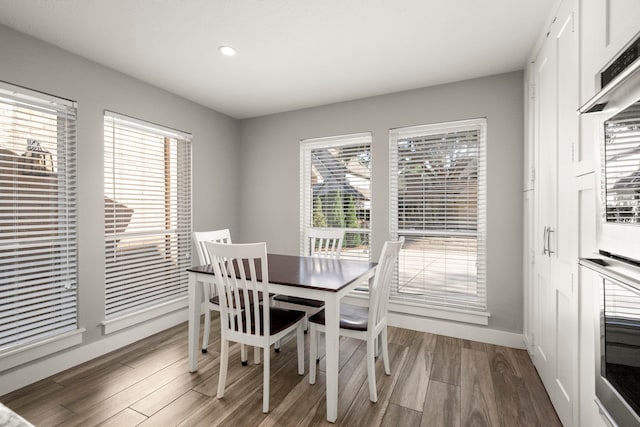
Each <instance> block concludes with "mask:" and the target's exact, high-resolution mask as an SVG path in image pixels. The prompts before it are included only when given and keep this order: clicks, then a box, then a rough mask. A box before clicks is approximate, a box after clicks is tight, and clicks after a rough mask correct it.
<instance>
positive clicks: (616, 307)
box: [581, 256, 640, 427]
mask: <svg viewBox="0 0 640 427" xmlns="http://www.w3.org/2000/svg"><path fill="white" fill-rule="evenodd" d="M581 263H582V264H583V265H585V266H587V267H589V268H591V269H593V270H595V271H596V272H597V273H598V274H599V275H600V280H599V290H598V291H599V292H598V293H599V299H598V301H599V304H598V306H599V310H598V311H599V312H598V319H599V322H598V327H597V330H596V333H597V336H598V340H597V341H598V342H596V346H595V349H596V351H595V357H596V363H595V368H596V372H595V389H596V403H597V404H598V406H599V407H600V412H601V413H602V414H603V415H604V416H605V419H608V420H609V422H610V423H611V424H613V425H619V426H625V427H626V426H629V427H632V426H640V266H638V265H634V264H631V263H629V262H626V261H623V260H618V259H615V258H611V257H606V256H603V257H601V258H589V259H583V260H581Z"/></svg>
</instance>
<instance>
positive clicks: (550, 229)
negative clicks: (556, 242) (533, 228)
mask: <svg viewBox="0 0 640 427" xmlns="http://www.w3.org/2000/svg"><path fill="white" fill-rule="evenodd" d="M551 233H555V230H554V229H553V228H551V227H549V229H548V230H547V253H548V254H549V256H551V254H555V253H556V251H552V250H551Z"/></svg>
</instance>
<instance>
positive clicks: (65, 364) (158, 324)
mask: <svg viewBox="0 0 640 427" xmlns="http://www.w3.org/2000/svg"><path fill="white" fill-rule="evenodd" d="M187 317H188V310H186V309H184V310H180V311H175V312H173V313H170V314H168V315H166V316H163V317H161V318H158V319H154V320H151V321H149V322H147V323H145V324H143V325H138V326H137V327H133V328H130V329H127V330H125V331H122V332H121V333H118V334H112V335H109V336H107V337H103V338H102V339H101V340H99V341H96V342H92V343H90V344H86V345H81V346H78V347H76V348H73V349H70V350H69V351H64V352H61V353H58V354H54V355H51V356H50V357H46V358H43V359H41V360H37V361H35V362H34V363H31V364H28V365H26V366H23V367H18V368H16V369H14V370H12V371H9V372H2V375H1V376H0V378H1V380H0V396H2V395H5V394H7V393H10V392H12V391H14V390H17V389H19V388H22V387H24V386H27V385H29V384H33V383H35V382H37V381H40V380H42V379H44V378H48V377H50V376H51V375H54V374H57V373H58V372H62V371H64V370H66V369H69V368H72V367H74V366H77V365H79V364H81V363H84V362H87V361H89V360H91V359H95V358H96V357H100V356H102V355H105V354H107V353H109V352H112V351H114V350H117V349H119V348H121V347H124V346H126V345H129V344H132V343H134V342H136V341H139V340H141V339H143V338H146V337H149V336H151V335H154V334H157V333H158V332H162V331H164V330H166V329H169V328H171V327H173V326H176V325H178V324H180V323H183V322H186V321H187ZM185 333H186V332H185ZM186 351H187V350H186V348H185V355H186ZM23 363H24V361H23Z"/></svg>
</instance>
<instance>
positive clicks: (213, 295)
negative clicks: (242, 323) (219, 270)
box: [193, 228, 262, 365]
mask: <svg viewBox="0 0 640 427" xmlns="http://www.w3.org/2000/svg"><path fill="white" fill-rule="evenodd" d="M193 241H194V243H195V245H196V252H197V253H198V261H199V262H200V265H207V264H211V258H210V257H209V253H208V252H207V249H206V248H205V245H204V243H205V242H215V243H226V244H229V243H232V242H231V232H230V231H229V229H228V228H224V229H221V230H212V231H195V232H194V233H193ZM202 288H203V292H204V298H203V300H204V301H205V307H206V311H205V316H204V331H203V334H202V352H203V353H206V352H207V347H208V346H209V334H210V333H211V312H212V311H220V301H219V299H218V295H217V292H216V287H215V285H212V284H208V283H205V285H204V286H203V287H202ZM260 295H262V294H260ZM260 301H262V297H261V298H260ZM254 358H255V362H256V363H259V361H260V355H259V350H258V349H256V350H255V354H254ZM240 360H241V363H242V364H243V365H247V350H246V346H245V345H242V350H241V358H240Z"/></svg>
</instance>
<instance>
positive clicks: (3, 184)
mask: <svg viewBox="0 0 640 427" xmlns="http://www.w3.org/2000/svg"><path fill="white" fill-rule="evenodd" d="M75 122H76V107H75V103H73V102H71V101H67V100H63V99H57V98H54V97H51V96H49V95H45V94H40V93H37V92H32V91H29V90H27V89H22V88H17V87H13V86H11V85H7V84H0V351H2V350H6V349H10V348H13V347H17V346H20V345H24V344H27V343H33V342H37V341H41V340H45V339H49V338H51V337H54V336H57V335H61V334H63V333H65V332H69V331H74V330H77V329H78V326H77V292H76V291H77V245H76V236H77V234H76V227H77V215H76V183H77V179H76V129H75Z"/></svg>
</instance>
